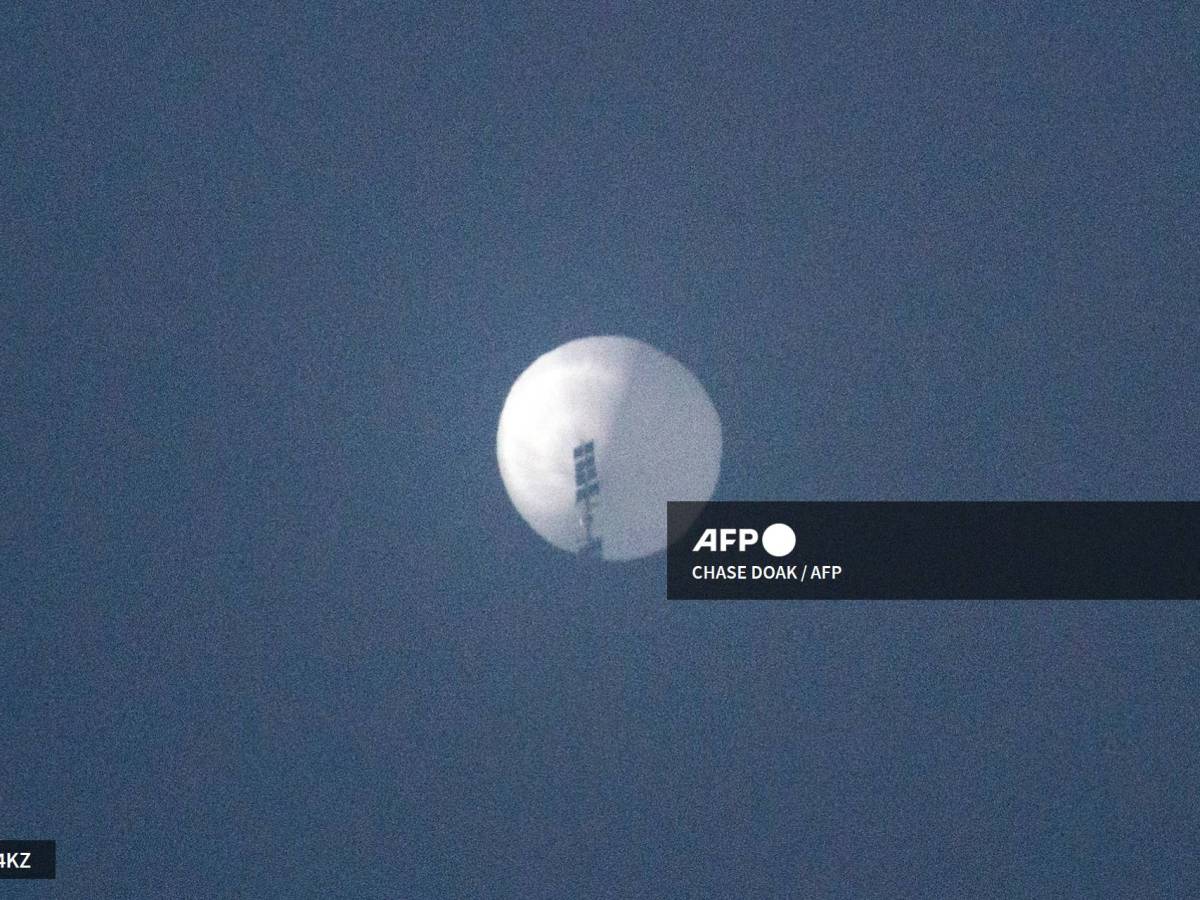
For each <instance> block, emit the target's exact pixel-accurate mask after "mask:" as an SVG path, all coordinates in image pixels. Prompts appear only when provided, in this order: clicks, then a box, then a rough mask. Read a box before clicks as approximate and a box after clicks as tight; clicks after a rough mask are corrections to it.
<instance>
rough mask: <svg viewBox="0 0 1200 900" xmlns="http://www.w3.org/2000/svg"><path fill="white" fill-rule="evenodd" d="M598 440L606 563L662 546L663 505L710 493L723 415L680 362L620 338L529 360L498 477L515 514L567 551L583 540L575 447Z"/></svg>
mask: <svg viewBox="0 0 1200 900" xmlns="http://www.w3.org/2000/svg"><path fill="white" fill-rule="evenodd" d="M588 441H592V442H594V447H595V461H596V476H597V478H598V480H599V484H600V491H599V494H598V495H597V497H596V505H595V511H594V523H593V530H594V532H595V534H596V536H598V537H599V538H600V539H601V541H602V549H603V556H604V558H605V559H635V558H637V557H641V556H649V555H650V554H652V553H657V552H658V551H660V550H662V549H663V548H664V547H665V546H666V545H667V501H668V500H708V499H710V498H711V497H712V494H713V490H714V489H715V488H716V484H717V476H718V473H719V471H720V465H721V423H720V419H719V418H718V417H717V411H716V410H715V409H714V408H713V405H712V401H710V400H709V398H708V394H707V393H705V391H704V388H703V387H702V386H701V384H700V382H699V381H697V380H696V377H695V376H694V375H692V373H691V372H689V371H688V370H687V369H686V368H684V366H682V365H681V364H680V363H678V362H676V361H675V360H674V359H672V358H671V357H669V356H667V355H666V354H664V353H660V352H659V351H658V350H655V349H654V348H653V347H651V346H650V345H649V344H645V343H643V342H641V341H637V340H633V339H632V338H627V337H589V338H581V339H580V340H576V341H571V342H570V343H568V344H563V345H562V346H561V347H559V348H558V349H556V350H552V351H550V352H549V353H547V354H545V355H544V356H541V357H539V358H538V359H537V360H535V361H534V363H533V365H531V366H530V367H529V368H528V369H526V370H525V371H524V372H523V373H522V374H521V377H520V378H518V379H517V380H516V382H515V383H514V384H513V386H512V389H511V390H510V391H509V394H508V399H507V400H506V401H505V403H504V409H503V411H502V412H501V413H500V425H499V429H498V431H497V434H496V456H497V459H498V461H499V464H500V475H501V477H502V478H503V479H504V486H505V488H506V489H507V491H508V495H509V497H511V498H512V502H513V505H514V506H516V508H517V511H518V512H519V513H520V514H521V516H522V518H524V519H525V521H526V522H528V523H529V525H530V526H531V527H532V528H533V530H534V531H536V532H537V533H538V534H540V535H541V536H542V537H543V538H545V539H546V540H547V541H549V542H550V543H551V544H554V546H556V547H560V548H562V549H564V550H569V551H572V552H573V551H575V550H577V549H578V548H579V546H580V542H581V540H582V537H583V531H584V527H583V525H582V523H581V511H580V507H579V506H578V505H577V503H576V480H575V462H574V451H575V448H576V447H579V446H580V445H582V444H585V443H586V442H588Z"/></svg>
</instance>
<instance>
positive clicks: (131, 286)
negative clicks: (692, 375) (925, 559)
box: [0, 3, 1200, 898]
mask: <svg viewBox="0 0 1200 900" xmlns="http://www.w3.org/2000/svg"><path fill="white" fill-rule="evenodd" d="M151 6H153V7H154V8H153V9H149V8H148V9H139V10H137V11H133V10H131V9H122V8H120V7H119V6H118V5H117V4H82V3H72V4H45V5H42V4H38V5H34V4H19V5H18V7H17V8H15V9H12V10H9V11H8V12H7V15H6V18H7V22H6V26H5V28H4V29H3V36H2V37H0V51H2V52H0V109H2V110H3V118H4V128H3V130H2V132H0V159H3V161H4V166H5V174H4V177H3V178H2V179H0V228H2V229H3V232H2V234H3V240H4V254H3V257H2V259H0V296H2V298H3V305H2V307H0V314H2V316H3V320H2V321H3V328H4V335H5V340H4V341H3V351H2V352H3V366H2V367H0V373H2V377H3V379H4V380H3V384H2V385H0V387H2V392H0V395H2V396H3V398H4V401H3V402H4V409H5V414H4V415H3V417H2V418H0V421H2V423H3V425H2V427H3V442H2V445H3V451H2V453H0V456H2V457H3V458H4V459H5V462H4V463H3V491H2V493H0V498H2V501H3V515H2V516H0V528H2V529H3V531H2V541H3V543H2V546H3V556H2V558H0V592H2V594H3V610H2V616H3V628H2V631H3V651H2V652H0V683H3V685H4V686H5V699H4V712H3V717H2V718H0V762H2V769H3V772H4V783H3V787H2V788H0V832H2V834H0V836H2V837H46V838H55V839H57V840H58V841H59V878H58V880H57V882H56V883H55V885H54V886H53V890H52V891H51V890H48V886H47V885H44V884H43V885H38V884H36V883H30V884H26V885H22V886H21V887H24V888H25V890H23V891H21V890H18V891H14V892H13V893H14V895H25V896H40V895H45V894H47V893H53V894H54V895H55V896H64V897H86V898H95V897H160V896H161V897H187V898H192V897H207V896H212V897H216V896H246V897H267V896H291V897H296V896H347V897H455V896H519V897H537V896H546V897H564V896H602V895H612V896H637V895H641V896H654V897H671V896H681V897H682V896H718V897H720V896H723V897H756V896H789V895H790V896H845V897H863V896H879V897H889V898H891V897H908V896H911V897H930V896H960V897H965V896H1080V897H1097V896H1114V897H1118V896H1120V897H1133V896H1136V897H1155V896H1164V897H1168V896H1169V897H1178V896H1183V895H1186V894H1187V893H1189V891H1191V890H1194V888H1195V885H1196V884H1197V883H1198V882H1200V867H1198V865H1197V862H1196V858H1195V836H1196V834H1197V828H1198V826H1200V822H1198V817H1197V812H1196V811H1197V809H1198V808H1200V788H1198V785H1200V768H1198V767H1200V756H1198V754H1197V747H1198V746H1200V710H1198V707H1197V703H1196V687H1197V684H1198V679H1200V659H1198V658H1197V653H1198V648H1200V612H1198V611H1197V608H1196V607H1195V606H1194V605H1192V604H1185V603H1161V604H1156V603H1138V604H1121V603H1095V604H1092V603H1073V604H1072V603H1059V604H1036V603H1025V604H1017V603H972V604H965V603H964V604H952V603H866V602H864V603H845V604H830V603H804V604H800V603H796V604H733V605H724V604H673V605H668V604H667V603H666V601H665V599H664V597H665V578H664V562H663V558H662V557H656V558H651V559H648V560H644V561H640V562H637V563H628V564H613V565H609V566H606V567H604V568H603V570H602V571H600V572H593V573H587V572H583V571H581V570H580V569H579V567H578V566H577V565H576V564H575V561H574V560H573V559H572V558H571V557H569V556H567V555H565V554H562V553H560V552H558V551H555V550H553V549H552V548H550V547H549V546H548V545H545V544H543V543H542V542H540V540H539V539H538V538H537V537H536V536H535V535H534V534H533V533H532V532H531V531H530V530H529V529H528V528H527V527H526V526H525V525H524V523H523V522H522V521H521V520H520V519H519V518H518V516H517V514H516V513H515V511H514V510H513V509H512V507H511V505H510V504H509V503H508V500H507V498H506V496H505V494H504V490H503V486H502V484H501V482H500V479H499V475H498V472H497V469H496V463H495V457H494V437H495V425H496V419H497V417H498V415H499V411H500V407H501V404H502V402H503V400H504V396H505V393H506V392H507V389H508V387H509V385H510V384H511V383H512V381H513V380H514V379H515V378H516V376H517V375H518V374H519V373H520V372H521V371H522V370H523V369H524V368H525V366H527V365H528V364H529V363H530V362H531V361H532V360H533V359H534V358H535V357H536V356H538V355H539V354H541V353H543V352H545V351H546V350H549V349H551V348H552V347H554V346H556V345H557V344H559V343H562V342H563V341H565V340H568V339H571V338H574V337H579V336H583V335H588V334H605V333H620V334H628V335H631V336H634V337H638V338H641V339H643V340H646V341H649V342H650V343H652V344H654V345H656V346H658V347H660V348H661V349H663V350H665V351H667V352H669V353H671V354H673V355H674V356H676V357H677V358H679V359H680V360H681V361H683V362H684V363H685V364H686V365H688V366H689V367H690V368H691V369H692V370H693V371H694V372H696V374H697V375H698V376H699V377H700V379H701V381H702V382H704V383H705V385H706V386H707V387H708V390H709V392H710V394H711V396H712V398H713V401H714V403H715V405H716V407H717V409H718V410H719V412H720V413H721V416H722V418H723V422H724V426H725V447H726V456H725V461H724V465H723V471H722V477H721V483H720V485H719V487H718V494H717V496H718V497H720V498H723V499H804V498H813V499H909V498H911V499H941V498H963V499H968V498H979V499H989V498H993V499H999V498H1011V499H1025V498H1045V499H1076V498H1078V499H1087V498H1097V499H1098V498H1106V499H1126V498H1146V499H1198V498H1200V467H1198V466H1197V465H1196V459H1197V456H1198V450H1200V446H1198V445H1200V413H1198V409H1197V398H1198V397H1200V372H1198V368H1197V361H1198V357H1200V354H1198V352H1197V347H1198V346H1200V293H1198V283H1200V225H1198V221H1200V216H1198V214H1197V210H1196V195H1197V188H1198V187H1200V183H1198V182H1200V174H1198V173H1200V158H1198V153H1197V147H1198V146H1200V134H1198V131H1200V129H1198V128H1197V123H1198V121H1200V92H1198V91H1197V84H1198V83H1200V62H1198V56H1197V47H1198V46H1200V27H1198V26H1200V14H1198V13H1197V9H1196V7H1195V6H1194V5H1188V4H1182V3H1181V4H1173V5H1169V4H1162V5H1158V6H1154V5H1151V6H1147V5H1145V4H1141V5H1134V4H1129V5H1126V6H1122V5H1118V4H1101V5H1099V6H1097V5H1096V4H1077V3H1054V4H1051V3H1045V4H1016V5H1007V6H1005V7H1004V9H998V8H995V7H994V6H993V5H991V4H986V5H985V4H966V5H964V4H959V3H955V4H941V3H927V4H921V5H919V6H918V7H914V8H912V9H900V8H896V7H893V6H888V5H878V4H857V3H851V4H816V5H805V4H796V3H787V4H775V5H767V4H760V5H756V6H755V7H753V8H751V7H749V6H746V5H744V4H728V5H725V6H717V5H711V4H666V3H659V4H622V3H596V4H586V5H582V6H564V5H563V4H558V3H556V4H517V5H512V6H509V5H504V4H499V3H493V4H486V5H485V9H483V10H478V9H473V10H472V9H464V8H462V7H460V6H458V5H449V4H446V5H429V6H425V5H421V4H415V3H410V4H401V5H399V8H395V7H388V8H385V7H382V6H377V5H375V4H358V5H351V4H341V5H339V6H337V7H325V6H321V5H318V4H307V5H305V6H304V8H303V9H293V10H290V11H281V10H277V9H276V10H271V11H267V10H265V9H257V8H256V9H251V10H248V11H242V12H232V11H231V10H230V9H229V8H228V7H227V5H221V6H217V5H214V4H204V3H192V4H181V5H178V6H172V7H171V8H161V7H160V6H158V5H153V4H152V5H151Z"/></svg>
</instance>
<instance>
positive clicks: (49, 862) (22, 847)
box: [0, 841, 55, 878]
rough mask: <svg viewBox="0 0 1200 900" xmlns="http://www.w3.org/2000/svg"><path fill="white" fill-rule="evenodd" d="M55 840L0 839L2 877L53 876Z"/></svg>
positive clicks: (0, 873)
mask: <svg viewBox="0 0 1200 900" xmlns="http://www.w3.org/2000/svg"><path fill="white" fill-rule="evenodd" d="M54 856H55V846H54V841H0V878H53V877H54V864H55V861H54Z"/></svg>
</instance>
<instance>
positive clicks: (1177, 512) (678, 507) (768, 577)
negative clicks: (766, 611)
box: [667, 501, 1200, 600]
mask: <svg viewBox="0 0 1200 900" xmlns="http://www.w3.org/2000/svg"><path fill="white" fill-rule="evenodd" d="M668 533H669V534H672V535H675V534H682V537H680V538H679V539H678V540H676V541H675V542H674V543H673V544H672V545H671V547H670V548H669V550H668V552H667V596H668V598H670V599H673V600H714V599H764V600H765V599H812V600H819V599H844V600H848V599H878V600H889V599H891V600H899V599H939V600H941V599H945V600H952V599H962V600H967V599H983V600H1001V599H1012V600H1086V599H1093V600H1117V599H1145V600H1150V599H1188V600H1195V599H1200V503H1195V502H1186V503H1170V502H1099V503H1097V502H988V503H982V502H874V501H872V502H855V503H844V502H812V503H810V502H782V501H771V502H763V503H752V502H712V503H707V504H705V503H691V502H687V503H670V504H668Z"/></svg>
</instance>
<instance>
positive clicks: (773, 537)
mask: <svg viewBox="0 0 1200 900" xmlns="http://www.w3.org/2000/svg"><path fill="white" fill-rule="evenodd" d="M762 548H763V549H764V550H766V551H767V552H768V553H770V554H771V555H772V556H787V555H788V554H789V553H791V552H792V551H793V550H794V549H796V532H794V531H792V529H791V528H789V527H788V526H787V525H784V524H783V523H782V522H776V523H775V524H774V525H770V526H768V527H767V530H766V531H764V532H763V533H762Z"/></svg>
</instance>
